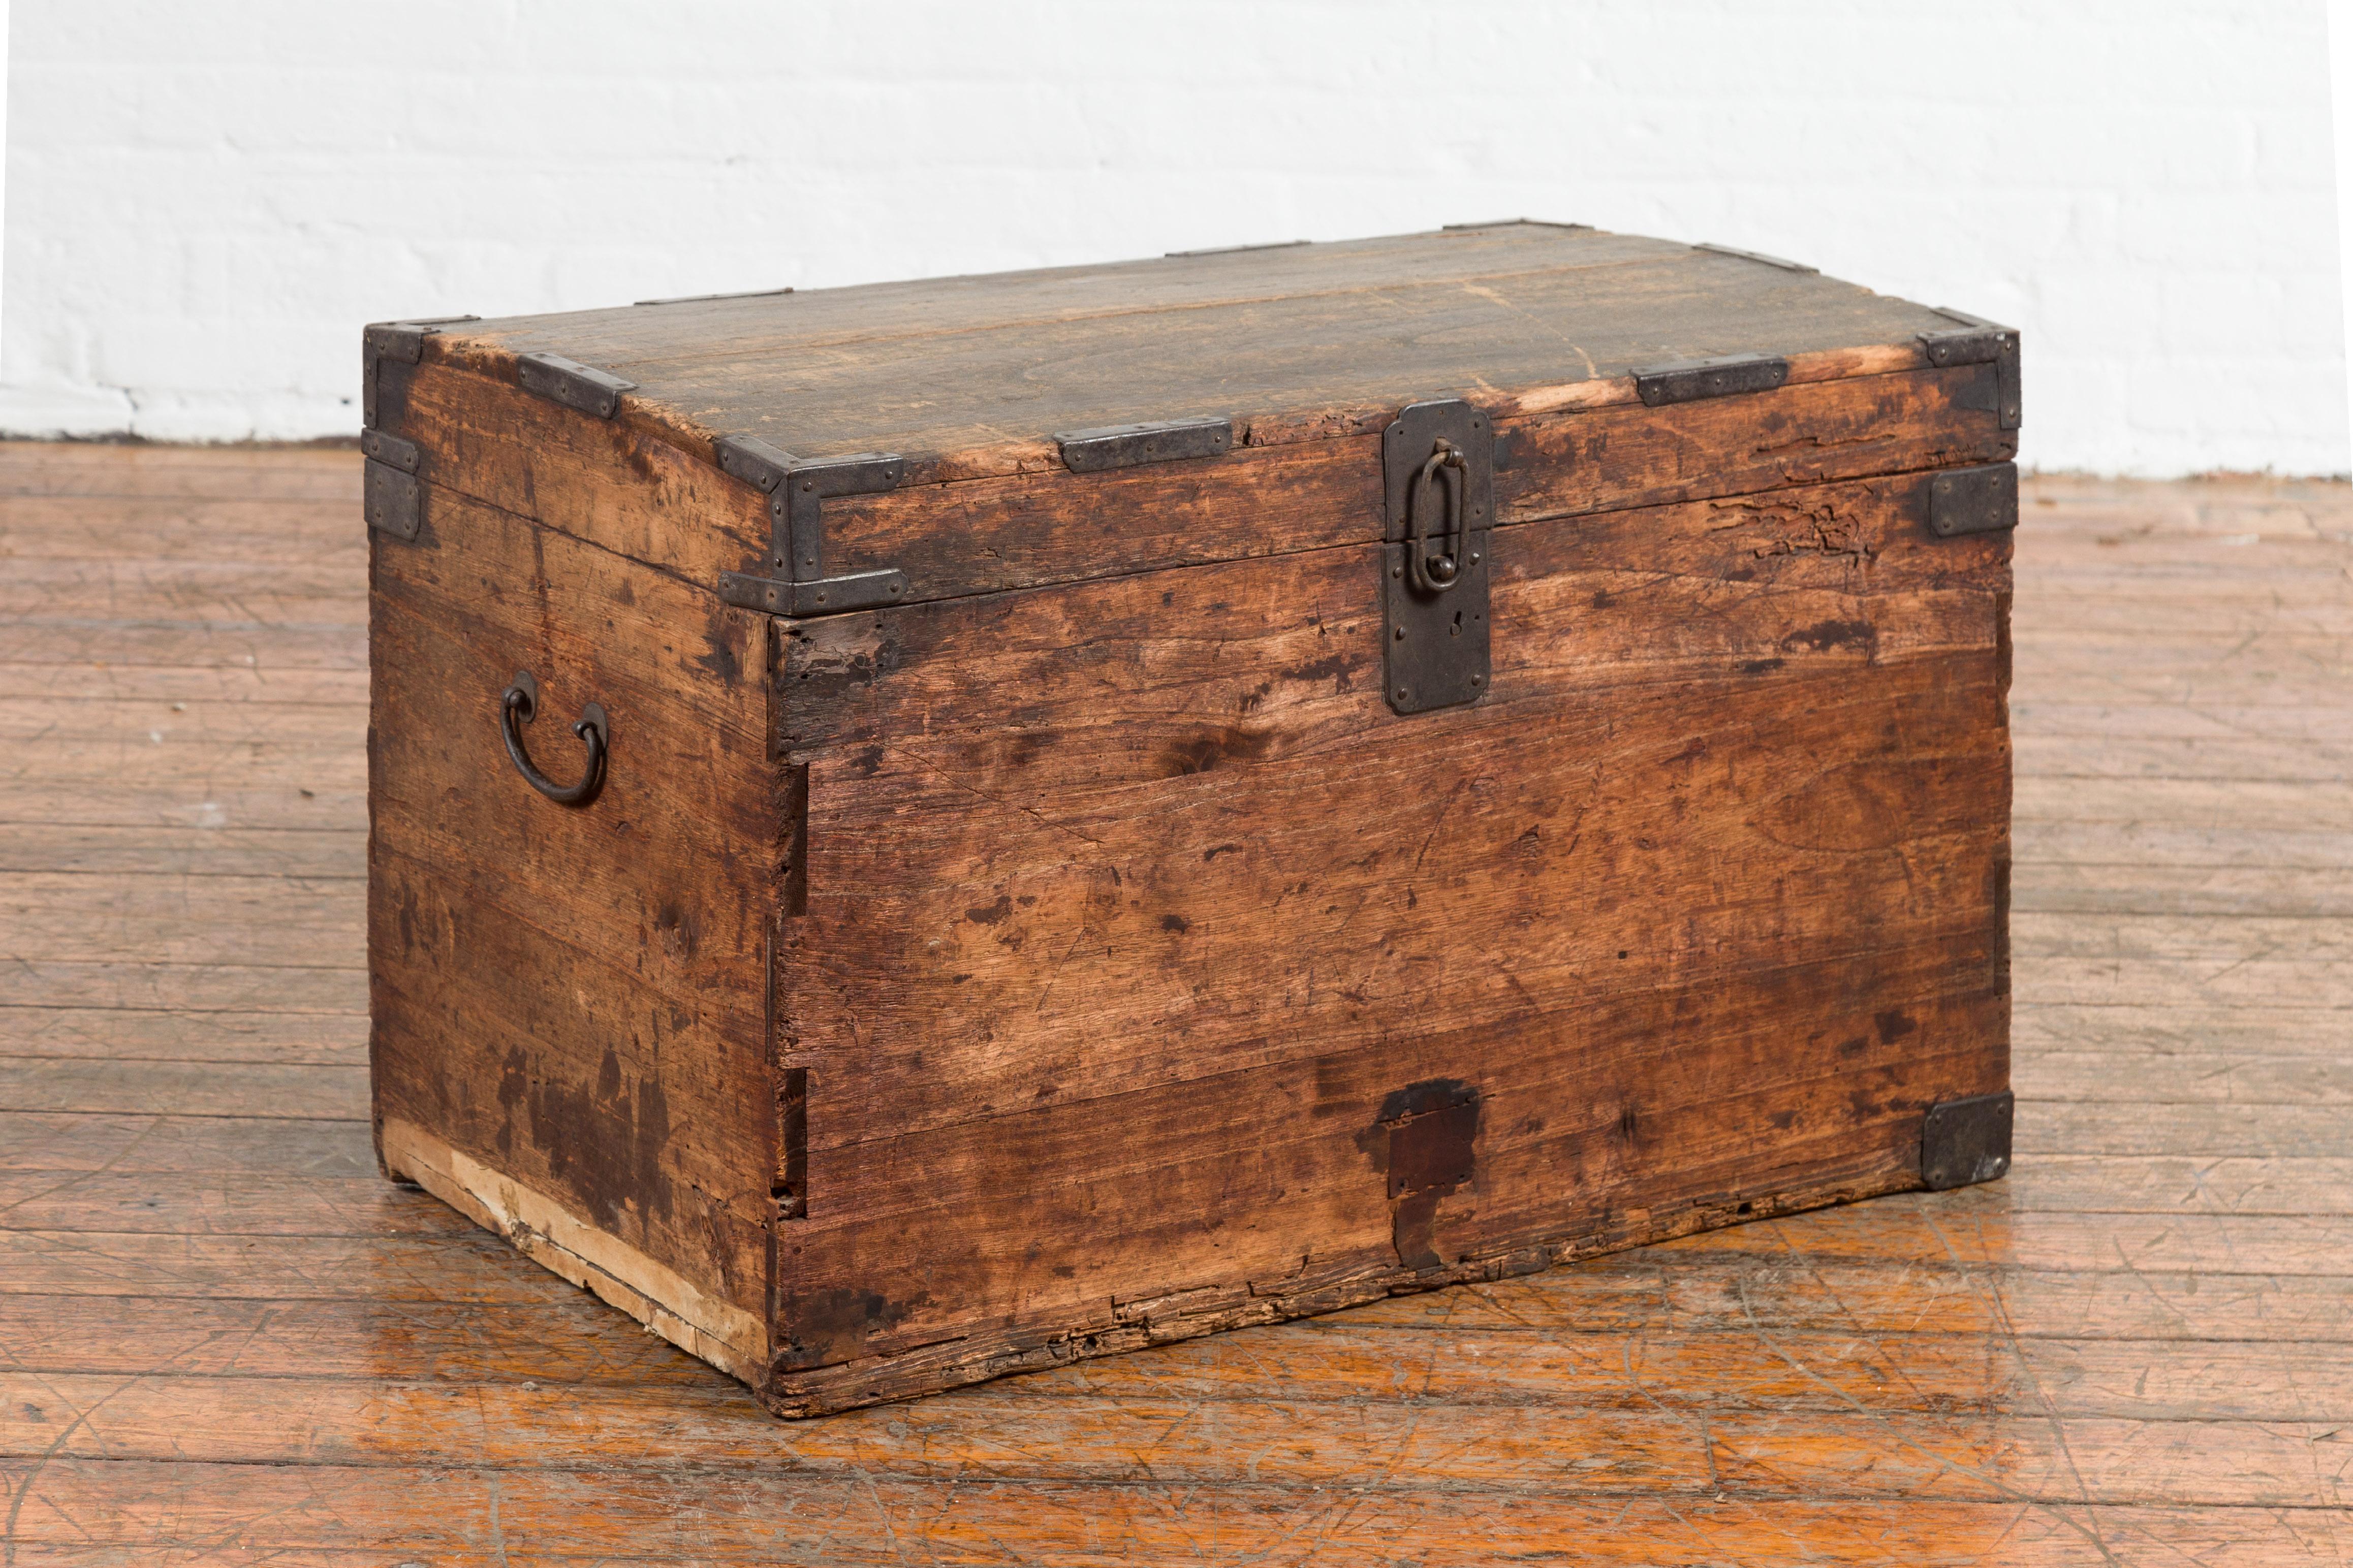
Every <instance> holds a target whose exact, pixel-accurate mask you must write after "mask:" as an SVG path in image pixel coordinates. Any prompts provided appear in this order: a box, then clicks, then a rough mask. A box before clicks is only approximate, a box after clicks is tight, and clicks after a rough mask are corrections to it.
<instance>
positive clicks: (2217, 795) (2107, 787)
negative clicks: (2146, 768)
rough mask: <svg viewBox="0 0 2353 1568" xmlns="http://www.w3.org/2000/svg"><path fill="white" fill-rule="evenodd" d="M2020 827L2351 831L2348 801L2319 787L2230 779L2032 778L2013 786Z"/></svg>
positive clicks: (2342, 793)
mask: <svg viewBox="0 0 2353 1568" xmlns="http://www.w3.org/2000/svg"><path fill="white" fill-rule="evenodd" d="M2014 809H2017V818H2019V820H2021V823H2125V826H2132V823H2167V826H2181V827H2217V830H2228V832H2245V830H2252V832H2346V830H2353V797H2348V793H2346V790H2341V787H2337V785H2323V783H2273V781H2252V778H2235V781H2228V783H2221V781H2211V778H2104V781H2096V783H2087V781H2075V778H2038V775H2033V773H2026V775H2021V778H2019V785H2017V806H2014Z"/></svg>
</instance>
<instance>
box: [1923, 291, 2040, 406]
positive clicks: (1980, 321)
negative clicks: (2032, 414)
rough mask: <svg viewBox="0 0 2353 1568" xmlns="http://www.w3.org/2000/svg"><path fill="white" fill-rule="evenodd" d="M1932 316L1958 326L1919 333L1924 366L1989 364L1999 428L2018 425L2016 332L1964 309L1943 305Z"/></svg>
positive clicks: (1941, 366) (1939, 367) (2018, 397)
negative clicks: (1992, 372) (1957, 323)
mask: <svg viewBox="0 0 2353 1568" xmlns="http://www.w3.org/2000/svg"><path fill="white" fill-rule="evenodd" d="M1936 314H1938V315H1940V316H1942V317H1944V318H1945V319H1946V320H1947V321H1958V322H1959V323H1960V325H1959V326H1958V327H1955V328H1947V329H1943V330H1940V331H1933V332H1922V333H1921V334H1920V352H1921V353H1923V354H1926V356H1927V360H1928V363H1930V364H1932V365H1935V366H1936V367H1937V368H1938V369H1940V370H1941V369H1944V368H1945V367H1947V366H1948V365H1957V364H1990V365H1992V366H1993V367H1994V385H1995V391H1996V395H1997V397H1998V399H1999V402H2000V406H1999V408H1998V409H1997V410H1996V413H1997V415H1998V416H1999V419H2000V428H2002V429H2004V430H2015V429H2017V428H2018V426H2019V415H2020V413H2021V397H2020V392H2019V367H2018V357H2019V356H2018V329H2017V328H2016V327H2005V326H2002V325H2000V323H1998V322H1994V321H1987V320H1986V319H1985V318H1984V317H1983V316H1972V315H1970V314H1969V313H1968V311H1967V310H1952V309H1950V308H1948V307H1947V306H1943V305H1939V306H1937V307H1936Z"/></svg>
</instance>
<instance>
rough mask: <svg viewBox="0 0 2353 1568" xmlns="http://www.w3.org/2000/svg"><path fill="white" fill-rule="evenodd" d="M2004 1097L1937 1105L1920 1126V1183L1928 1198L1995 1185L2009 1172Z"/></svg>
mask: <svg viewBox="0 0 2353 1568" xmlns="http://www.w3.org/2000/svg"><path fill="white" fill-rule="evenodd" d="M2015 1114H2016V1103H2015V1101H2014V1100H2012V1099H2011V1096H2010V1090H2008V1089H2003V1090H2002V1091H2001V1092H2000V1093H1999V1094H1975V1095H1971V1096H1969V1097H1968V1099H1966V1100H1940V1101H1938V1102H1937V1103H1936V1104H1935V1105H1932V1106H1930V1107H1929V1108H1928V1114H1927V1115H1926V1117H1924V1118H1923V1119H1922V1120H1921V1122H1920V1180H1921V1181H1922V1182H1923V1183H1924V1184H1926V1186H1927V1188H1928V1190H1929V1191H1930V1192H1932V1193H1941V1192H1947V1191H1949V1190H1950V1189H1952V1188H1954V1187H1968V1186H1974V1185H1976V1184H1978V1183H1979V1182H1993V1181H2000V1179H2001V1178H2002V1177H2003V1176H2004V1175H2006V1174H2007V1173H2009V1171H2010V1123H2011V1121H2013V1120H2014V1118H2015Z"/></svg>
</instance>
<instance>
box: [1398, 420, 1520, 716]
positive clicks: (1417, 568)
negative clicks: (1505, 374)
mask: <svg viewBox="0 0 2353 1568" xmlns="http://www.w3.org/2000/svg"><path fill="white" fill-rule="evenodd" d="M1381 467H1382V471H1383V474H1384V477H1385V480H1386V483H1385V489H1386V492H1387V517H1386V527H1385V528H1384V530H1383V533H1382V537H1383V538H1384V539H1385V540H1386V541H1387V542H1386V543H1385V544H1384V545H1383V547H1382V549H1381V552H1380V563H1381V605H1382V609H1383V615H1382V624H1381V633H1380V637H1381V652H1382V658H1383V685H1384V689H1385V692H1386V694H1387V696H1388V703H1389V707H1390V708H1391V709H1393V710H1396V711H1397V712H1399V713H1422V712H1427V711H1428V710H1430V709H1433V708H1453V707H1458V706H1460V705H1461V704H1463V703H1466V702H1476V701H1478V700H1479V699H1480V698H1482V697H1484V696H1485V695H1486V694H1487V682H1488V677H1489V676H1490V674H1491V673H1492V659H1491V657H1490V647H1491V638H1490V627H1489V626H1488V609H1489V603H1488V579H1489V574H1490V572H1491V570H1492V563H1490V561H1489V560H1488V556H1489V553H1490V550H1489V541H1490V540H1491V539H1492V538H1493V531H1492V525H1493V522H1494V512H1495V495H1494V489H1495V486H1494V473H1495V430H1494V422H1493V420H1491V419H1489V418H1488V417H1487V415H1486V413H1485V412H1484V411H1483V410H1482V409H1479V408H1476V407H1473V406H1472V405H1470V404H1468V403H1465V402H1462V401H1461V399H1459V398H1450V399H1447V400H1445V401H1443V402H1435V403H1417V404H1414V405H1410V406H1409V407H1408V408H1406V409H1404V410H1403V411H1402V412H1400V413H1399V414H1398V416H1397V418H1396V419H1395V420H1394V421H1392V422H1391V423H1390V425H1389V427H1388V430H1387V431H1386V432H1384V433H1383V435H1382V437H1381Z"/></svg>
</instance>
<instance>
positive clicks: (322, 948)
mask: <svg viewBox="0 0 2353 1568" xmlns="http://www.w3.org/2000/svg"><path fill="white" fill-rule="evenodd" d="M362 891H363V889H361V888H360V886H359V885H358V884H356V883H354V882H353V881H351V880H349V879H340V878H338V879H330V880H323V881H317V882H310V881H304V880H301V879H294V878H288V877H236V876H216V877H185V878H162V877H154V876H140V875H137V874H135V873H111V872H79V871H77V872H63V873H60V872H51V871H0V958H5V959H16V960H24V961H27V962H36V963H38V962H85V963H87V962H90V961H97V962H101V963H174V964H196V965H208V964H254V965H261V966H269V965H272V964H300V965H301V966H302V967H304V968H311V969H361V968H364V967H365V966H366V963H367V947H366V925H365V921H366V909H365V906H364V902H363V899H362Z"/></svg>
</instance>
